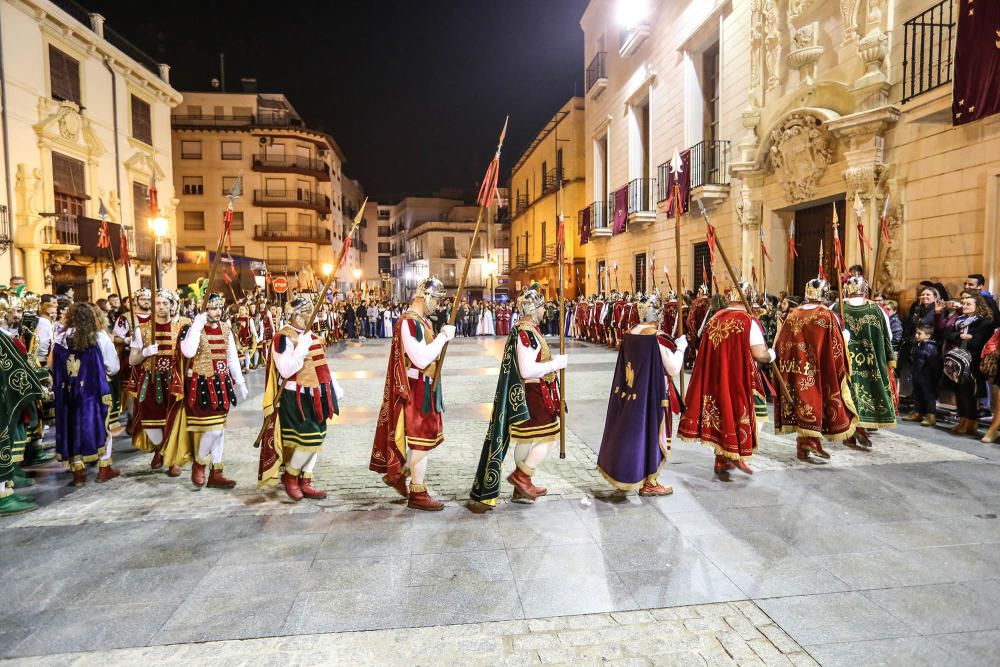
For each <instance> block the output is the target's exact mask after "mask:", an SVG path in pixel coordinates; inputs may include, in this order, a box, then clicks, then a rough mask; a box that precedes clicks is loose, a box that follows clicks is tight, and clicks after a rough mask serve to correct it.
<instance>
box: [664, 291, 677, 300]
mask: <svg viewBox="0 0 1000 667" xmlns="http://www.w3.org/2000/svg"><path fill="white" fill-rule="evenodd" d="M663 299H664V301H674V300H675V299H677V292H675V291H674V290H672V289H668V290H667V293H666V294H665V295H664V296H663Z"/></svg>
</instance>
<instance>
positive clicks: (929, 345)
mask: <svg viewBox="0 0 1000 667" xmlns="http://www.w3.org/2000/svg"><path fill="white" fill-rule="evenodd" d="M914 339H915V342H914V345H913V350H912V351H911V352H910V381H911V382H912V383H913V412H911V413H910V414H908V415H907V416H906V417H904V419H905V420H906V421H913V422H915V421H919V422H920V424H921V425H923V426H934V425H935V424H936V423H937V414H936V413H937V397H938V383H939V382H940V381H941V351H940V349H939V348H938V344H937V343H936V342H935V341H934V327H932V326H931V325H929V324H920V325H918V326H917V328H916V333H915V336H914Z"/></svg>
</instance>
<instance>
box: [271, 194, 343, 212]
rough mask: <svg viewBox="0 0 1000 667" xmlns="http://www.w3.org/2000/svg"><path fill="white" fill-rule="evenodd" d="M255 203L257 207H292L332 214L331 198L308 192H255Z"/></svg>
mask: <svg viewBox="0 0 1000 667" xmlns="http://www.w3.org/2000/svg"><path fill="white" fill-rule="evenodd" d="M253 203H254V204H256V205H257V206H292V207H297V208H311V209H314V210H316V211H319V212H320V213H329V212H330V198H329V197H327V196H326V195H321V194H320V193H318V192H310V191H308V190H254V191H253Z"/></svg>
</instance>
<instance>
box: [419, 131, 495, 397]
mask: <svg viewBox="0 0 1000 667" xmlns="http://www.w3.org/2000/svg"><path fill="white" fill-rule="evenodd" d="M509 120H510V117H509V116H508V117H507V119H506V120H504V122H503V129H502V130H500V140H499V141H498V142H497V152H496V158H494V159H497V158H499V157H500V149H501V148H502V147H503V139H504V137H505V136H506V135H507V121H509ZM499 168H500V163H499V162H497V169H499ZM487 176H490V172H489V170H487ZM490 178H492V176H490ZM486 189H487V190H489V192H487V193H485V194H484V195H483V196H482V197H481V199H480V202H479V213H478V215H476V228H475V229H474V230H473V231H472V240H471V241H469V252H468V254H466V256H465V266H464V267H463V268H462V277H461V278H460V279H459V281H458V289H456V290H455V300H454V301H453V303H452V309H451V315H450V316H449V317H448V324H449V325H450V326H455V322H456V321H457V320H458V306H459V304H460V303H461V302H462V292H463V291H464V290H465V281H466V279H467V278H468V277H469V265H470V264H471V263H472V253H473V251H474V250H475V248H476V239H477V238H478V237H479V227H480V225H482V222H483V213H484V212H485V211H486V207H487V206H488V205H489V204H490V203H491V202H492V201H493V188H492V187H487V188H486ZM447 352H448V343H445V344H444V347H442V348H441V354H440V355H438V360H437V367H436V368H435V369H434V383H433V384H432V385H431V391H437V389H438V387H439V386H441V369H442V368H443V367H444V357H445V354H446V353H447Z"/></svg>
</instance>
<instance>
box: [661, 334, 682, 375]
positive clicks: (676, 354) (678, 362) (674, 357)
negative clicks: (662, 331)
mask: <svg viewBox="0 0 1000 667" xmlns="http://www.w3.org/2000/svg"><path fill="white" fill-rule="evenodd" d="M660 361H661V362H663V370H665V371H666V372H667V374H668V375H669V376H670V377H674V378H675V377H677V376H678V375H680V372H681V368H683V366H684V350H673V351H671V350H669V349H668V348H667V346H666V345H664V344H663V343H660Z"/></svg>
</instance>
